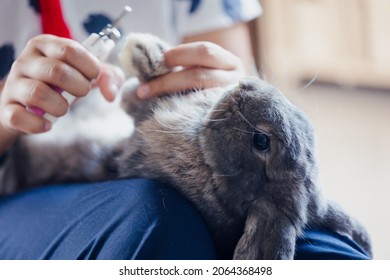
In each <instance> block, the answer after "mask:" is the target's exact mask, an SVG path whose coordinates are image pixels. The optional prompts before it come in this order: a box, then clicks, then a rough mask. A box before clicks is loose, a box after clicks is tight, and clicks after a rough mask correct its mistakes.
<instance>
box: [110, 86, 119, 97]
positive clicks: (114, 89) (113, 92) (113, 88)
mask: <svg viewBox="0 0 390 280" xmlns="http://www.w3.org/2000/svg"><path fill="white" fill-rule="evenodd" d="M110 91H111V93H112V95H113V96H116V95H117V94H118V91H119V85H117V84H116V83H112V84H111V85H110Z"/></svg>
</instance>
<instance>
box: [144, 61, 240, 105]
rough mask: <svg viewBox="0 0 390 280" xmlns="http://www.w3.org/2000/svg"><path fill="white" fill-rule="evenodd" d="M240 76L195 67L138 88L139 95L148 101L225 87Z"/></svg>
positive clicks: (230, 72) (162, 77) (229, 72)
mask: <svg viewBox="0 0 390 280" xmlns="http://www.w3.org/2000/svg"><path fill="white" fill-rule="evenodd" d="M239 75H240V73H238V72H236V71H225V70H220V69H208V68H203V67H194V68H189V69H186V70H183V71H178V72H172V73H169V74H166V75H163V76H161V77H159V78H157V79H154V80H152V81H150V82H148V83H146V84H143V85H141V86H140V87H139V88H138V90H137V95H138V97H139V98H140V99H147V98H151V97H155V96H159V95H162V94H167V93H174V92H180V91H183V90H193V89H204V88H211V87H218V86H224V85H228V84H230V83H231V82H232V81H234V80H237V79H238V78H239Z"/></svg>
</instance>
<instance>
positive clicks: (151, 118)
mask: <svg viewBox="0 0 390 280" xmlns="http://www.w3.org/2000/svg"><path fill="white" fill-rule="evenodd" d="M168 48H169V46H168V45H167V44H166V43H165V42H163V41H162V40H160V39H159V38H157V37H154V36H152V35H149V34H138V33H135V34H129V35H128V37H127V40H126V42H125V43H124V46H123V49H122V51H121V55H120V60H121V62H122V63H123V68H124V69H126V70H127V72H129V73H131V74H135V75H136V76H138V78H139V79H140V80H141V81H145V80H150V79H153V78H154V77H157V76H159V75H162V74H164V73H167V72H169V71H172V69H167V68H166V67H165V65H164V60H163V52H164V50H166V49H168ZM138 85H139V82H138V80H136V79H134V78H133V79H129V80H128V81H127V82H126V84H125V85H124V86H123V87H122V89H121V96H120V97H118V99H119V100H120V102H118V103H117V104H116V105H115V104H114V105H112V104H111V105H102V104H101V103H99V104H100V105H96V104H97V103H96V104H95V103H91V104H92V105H88V102H87V101H85V102H84V103H86V104H83V101H81V102H80V104H75V106H74V108H73V109H72V111H71V112H70V113H69V114H68V115H67V116H65V117H63V118H62V119H64V120H62V119H61V120H60V121H58V123H56V124H55V125H54V126H55V127H57V128H56V129H53V131H52V132H49V133H46V135H34V136H25V137H23V138H21V139H20V140H19V141H18V142H17V143H15V145H13V147H12V148H11V149H10V150H9V152H8V157H7V159H6V161H5V163H4V164H3V166H2V167H1V171H0V180H1V181H0V183H1V188H0V194H1V193H3V194H5V193H10V192H14V191H16V190H21V189H23V188H28V187H34V186H39V185H42V184H49V183H57V182H72V181H96V180H107V179H115V178H130V177H145V178H153V179H158V180H160V181H162V182H165V183H167V184H169V185H171V186H172V187H173V188H176V189H177V190H178V191H179V192H180V193H182V194H183V195H184V196H185V197H187V198H188V199H189V200H190V201H191V202H192V203H193V204H194V206H195V207H196V208H197V209H198V211H199V212H200V213H201V214H202V216H203V217H204V219H205V221H206V224H207V225H208V227H209V229H210V231H211V233H212V235H213V238H214V241H215V244H216V248H217V250H218V251H219V252H224V250H226V246H227V245H226V244H234V245H235V249H234V255H233V258H234V259H293V257H294V251H295V242H296V239H297V237H298V236H301V235H302V233H303V229H304V228H305V227H308V226H309V227H310V226H313V227H315V226H320V227H326V228H329V229H330V230H332V231H335V232H338V233H340V234H342V235H346V236H349V237H350V238H352V239H353V240H355V241H356V242H357V243H358V244H360V245H361V246H362V247H363V248H364V249H365V250H366V252H367V253H368V254H370V255H371V244H370V240H369V236H368V234H367V232H366V230H365V228H364V227H363V226H361V225H360V224H359V222H357V221H356V220H355V219H354V218H352V217H350V216H349V215H348V214H346V213H345V212H344V211H343V210H342V209H341V208H340V207H339V206H338V205H337V204H336V203H335V202H333V201H330V200H328V199H327V198H325V196H324V195H323V193H322V190H321V188H320V185H319V183H318V180H317V161H316V155H315V139H314V131H313V128H312V125H311V124H310V122H309V120H308V118H307V117H306V116H305V115H304V113H303V112H302V111H301V110H299V109H298V108H297V107H295V106H294V105H293V104H291V103H290V102H289V101H288V100H287V98H286V97H285V96H284V95H283V94H282V93H280V92H279V91H278V90H277V89H276V88H274V87H273V86H271V85H269V84H268V83H266V82H265V81H263V80H261V79H259V78H254V77H252V78H244V79H242V80H241V81H240V82H239V83H237V84H234V85H231V86H228V87H225V88H213V89H207V90H197V91H196V92H193V93H177V94H169V95H166V96H164V97H160V98H153V99H150V100H147V101H140V100H139V99H138V97H137V95H136V94H135V90H136V89H137V87H138ZM91 95H93V94H91ZM95 96H97V95H96V94H95ZM103 103H104V102H103ZM104 104H107V103H104ZM88 106H90V107H88ZM99 106H101V108H103V109H102V110H101V111H99V112H100V113H98V108H100V107H99ZM104 106H111V107H110V108H109V109H107V108H106V107H104ZM120 107H121V108H123V109H124V110H121V109H120ZM86 108H89V109H86ZM91 108H92V109H91ZM86 111H88V112H89V114H90V115H89V116H83V114H86V113H85V112H86ZM113 112H115V113H113ZM124 112H126V113H127V114H128V115H131V116H132V120H133V121H134V123H132V122H131V121H129V120H131V119H130V118H129V119H128V120H127V119H126V118H127V117H128V115H127V114H125V113H124ZM111 113H113V114H121V113H122V114H123V115H121V116H120V117H118V118H116V119H115V121H114V122H111V123H110V125H111V126H117V127H118V131H121V132H123V133H122V134H121V133H119V136H118V137H117V138H115V137H114V136H112V137H113V138H110V139H108V138H107V137H108V136H107V134H110V132H105V131H104V130H105V128H102V127H101V126H98V130H102V131H100V132H102V133H101V134H100V135H103V134H106V135H105V136H107V137H106V138H104V137H102V138H99V137H98V136H96V135H89V134H88V133H87V132H85V130H84V129H82V128H79V127H82V125H81V124H82V123H83V122H87V120H89V121H91V120H96V119H98V122H99V121H102V122H103V118H105V119H107V118H109V117H107V116H109V114H111ZM120 118H122V119H123V120H124V121H118V120H119V119H120ZM79 123H80V125H79V126H78V124H79ZM133 124H134V126H135V127H134V129H133V127H132V125H133ZM67 125H68V126H67ZM131 129H133V131H132V132H131ZM70 131H76V132H74V133H75V134H72V135H73V136H70V135H68V136H66V135H65V136H64V134H67V133H71V132H70ZM51 134H52V135H51ZM56 135H61V136H58V137H56ZM64 138H65V139H64Z"/></svg>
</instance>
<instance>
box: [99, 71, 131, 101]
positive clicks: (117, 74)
mask: <svg viewBox="0 0 390 280" xmlns="http://www.w3.org/2000/svg"><path fill="white" fill-rule="evenodd" d="M124 81H125V74H124V73H123V71H122V70H121V69H120V68H119V67H116V66H114V65H108V64H104V65H102V67H101V70H100V74H99V76H98V78H97V79H96V81H94V83H93V86H98V87H99V88H100V91H101V92H102V94H103V96H104V98H105V99H106V100H107V101H113V100H114V99H115V97H116V95H117V93H118V92H119V89H120V87H121V86H122V84H123V83H124Z"/></svg>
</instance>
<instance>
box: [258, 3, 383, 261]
mask: <svg viewBox="0 0 390 280" xmlns="http://www.w3.org/2000/svg"><path fill="white" fill-rule="evenodd" d="M260 3H261V4H262V6H263V9H264V12H263V15H262V16H261V17H260V18H259V19H258V20H256V21H255V22H254V26H253V27H254V28H253V32H254V37H255V38H256V40H255V42H254V44H255V46H254V47H255V50H256V56H257V58H256V59H257V62H258V66H259V67H260V71H261V72H262V73H263V75H264V77H265V79H266V80H268V81H269V82H270V83H272V84H273V85H275V86H277V87H278V88H280V89H281V90H282V91H284V93H285V94H286V95H287V97H288V98H289V99H290V100H291V101H292V102H293V103H295V104H296V105H298V106H299V107H301V108H302V109H303V110H304V111H305V112H306V113H307V114H308V115H309V117H310V118H311V119H312V121H313V124H314V126H315V129H316V132H317V142H318V155H319V167H320V179H321V182H322V185H323V187H324V188H325V191H326V193H327V195H328V197H330V198H332V199H334V200H336V201H338V202H339V203H340V204H341V205H343V207H344V208H345V209H346V210H347V211H348V212H349V213H350V214H352V215H353V216H355V217H356V218H358V219H359V220H360V221H361V222H362V223H363V224H364V225H365V226H366V227H367V229H368V230H369V232H370V234H371V237H372V242H373V249H374V259H390V218H389V216H388V215H390V199H389V198H390V36H389V34H390V33H389V28H390V1H388V0H343V1H340V0H261V1H260Z"/></svg>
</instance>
